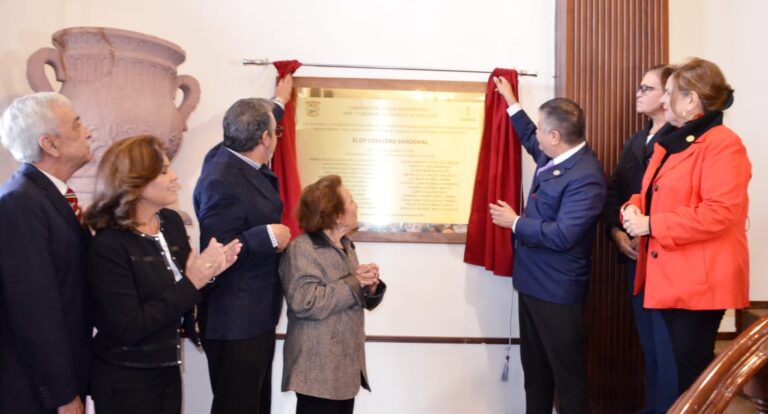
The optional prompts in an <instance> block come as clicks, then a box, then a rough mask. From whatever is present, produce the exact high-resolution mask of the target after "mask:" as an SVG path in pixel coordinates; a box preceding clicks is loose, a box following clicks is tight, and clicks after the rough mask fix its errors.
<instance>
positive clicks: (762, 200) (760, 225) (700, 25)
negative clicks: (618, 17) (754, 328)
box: [669, 0, 768, 301]
mask: <svg viewBox="0 0 768 414" xmlns="http://www.w3.org/2000/svg"><path fill="white" fill-rule="evenodd" d="M766 16H768V2H765V1H763V0H739V1H722V0H670V2H669V22H670V30H669V47H670V51H669V57H670V61H671V63H680V62H682V61H684V60H685V59H686V58H689V57H693V56H698V57H701V58H704V59H708V60H711V61H713V62H715V63H717V65H718V66H720V69H721V70H722V71H723V73H725V77H726V79H727V80H728V82H729V83H730V84H731V86H732V87H733V88H734V89H735V91H736V92H735V95H734V96H735V102H734V105H733V106H732V107H731V108H730V109H729V110H727V111H726V117H725V124H726V125H728V126H729V127H730V128H731V129H733V130H734V131H736V133H737V134H739V136H741V139H742V141H743V142H744V145H745V146H746V147H747V152H748V154H749V158H750V160H751V161H752V181H751V182H750V185H749V196H750V208H749V209H750V215H749V217H750V226H749V232H748V235H749V245H750V283H751V286H750V299H751V300H753V301H766V300H768V277H766V276H768V255H766V254H765V246H766V244H768V181H766V177H768V141H766V133H765V119H763V117H764V116H765V115H764V113H765V94H766V93H767V92H768V78H767V77H766V70H765V69H766V67H768V54H766V53H765V50H764V49H765V48H764V47H763V44H764V42H765V39H768V25H766V23H765V18H766Z"/></svg>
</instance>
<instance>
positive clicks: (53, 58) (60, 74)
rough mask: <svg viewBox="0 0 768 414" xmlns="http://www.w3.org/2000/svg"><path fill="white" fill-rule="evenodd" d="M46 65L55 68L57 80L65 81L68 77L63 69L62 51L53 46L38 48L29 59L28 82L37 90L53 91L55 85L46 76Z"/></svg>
mask: <svg viewBox="0 0 768 414" xmlns="http://www.w3.org/2000/svg"><path fill="white" fill-rule="evenodd" d="M45 65H48V66H50V67H52V68H53V71H54V73H55V74H56V80H57V81H59V82H64V81H65V80H66V79H67V77H66V74H65V73H64V71H63V68H64V64H63V61H62V60H61V52H60V51H59V50H58V49H54V48H52V47H43V48H40V49H37V51H36V52H35V53H32V55H30V56H29V59H27V82H29V86H30V87H32V90H33V91H35V92H53V86H51V82H50V81H49V80H48V77H47V76H45Z"/></svg>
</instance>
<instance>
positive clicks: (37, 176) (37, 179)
mask: <svg viewBox="0 0 768 414" xmlns="http://www.w3.org/2000/svg"><path fill="white" fill-rule="evenodd" d="M22 174H23V175H24V176H25V177H26V178H27V179H28V180H29V181H31V182H32V183H33V184H34V185H35V186H37V188H39V189H40V191H42V192H43V194H45V196H46V198H48V200H49V201H50V202H51V205H53V208H54V210H56V211H57V212H58V213H59V214H60V215H61V216H62V217H63V218H64V220H65V221H66V222H67V225H68V226H70V227H72V229H73V230H77V231H78V232H79V231H81V230H83V227H82V226H81V225H80V223H78V221H77V218H76V217H75V213H74V212H73V211H72V207H70V206H69V203H68V202H67V200H66V199H65V198H64V196H63V195H62V194H61V193H60V192H59V189H58V188H56V186H55V185H54V184H53V183H52V182H51V180H50V179H49V178H48V177H46V176H45V174H43V173H42V172H40V170H38V169H37V167H35V166H32V165H30V164H24V165H23V166H22Z"/></svg>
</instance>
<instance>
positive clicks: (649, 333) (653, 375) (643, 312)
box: [627, 262, 678, 414]
mask: <svg viewBox="0 0 768 414" xmlns="http://www.w3.org/2000/svg"><path fill="white" fill-rule="evenodd" d="M635 267H636V264H635V262H632V263H628V264H627V274H628V275H629V290H630V295H632V290H634V286H635ZM644 299H645V294H644V292H640V294H638V295H637V296H632V300H631V302H632V313H633V314H634V316H635V327H636V328H637V335H638V337H639V338H640V346H641V347H642V349H643V361H644V362H645V405H644V406H643V408H642V409H641V410H640V411H639V413H638V414H664V413H666V412H667V410H668V409H669V407H671V406H672V404H674V403H675V400H676V399H677V396H678V394H677V367H676V364H675V353H674V352H673V351H672V340H671V339H670V338H669V332H668V331H667V325H666V323H664V318H663V317H662V316H661V312H659V311H658V310H656V309H645V308H644V307H643V300H644Z"/></svg>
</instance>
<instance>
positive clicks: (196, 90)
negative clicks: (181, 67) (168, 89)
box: [176, 75, 200, 124]
mask: <svg viewBox="0 0 768 414" xmlns="http://www.w3.org/2000/svg"><path fill="white" fill-rule="evenodd" d="M176 88H178V89H181V91H182V92H184V98H182V100H181V105H179V108H178V111H179V115H181V119H182V120H183V121H184V123H185V124H186V122H187V118H189V114H191V113H192V111H193V110H194V109H195V107H196V106H197V104H198V103H199V102H200V84H199V83H198V82H197V79H195V78H193V77H191V76H189V75H179V76H177V77H176Z"/></svg>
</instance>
